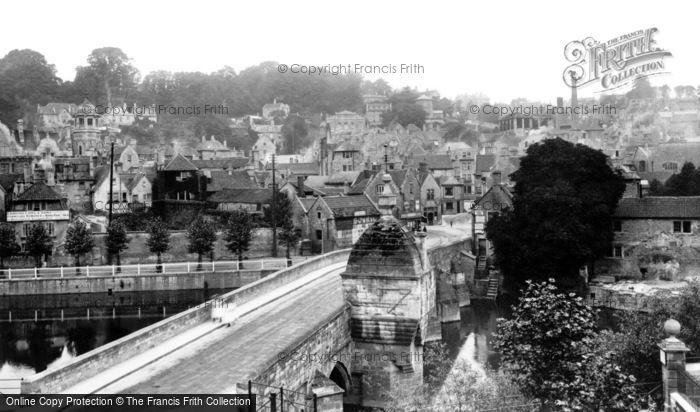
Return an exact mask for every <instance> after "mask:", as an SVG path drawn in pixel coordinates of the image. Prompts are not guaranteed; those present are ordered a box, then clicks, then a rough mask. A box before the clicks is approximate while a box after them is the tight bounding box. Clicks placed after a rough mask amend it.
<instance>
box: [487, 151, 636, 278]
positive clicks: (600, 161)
mask: <svg viewBox="0 0 700 412" xmlns="http://www.w3.org/2000/svg"><path fill="white" fill-rule="evenodd" d="M511 180H513V181H515V193H514V197H513V207H512V208H511V209H506V210H505V211H502V212H501V213H500V215H497V216H493V217H492V218H490V219H489V221H488V223H487V225H486V234H487V236H488V238H489V239H490V240H491V242H492V243H493V247H494V250H495V257H496V263H497V265H498V266H499V267H500V268H501V270H502V271H503V273H504V275H506V276H507V277H509V278H510V279H511V280H513V281H515V282H516V283H520V284H522V282H523V281H524V280H526V279H543V278H556V279H557V280H558V281H560V282H561V283H562V284H563V285H568V286H569V287H571V286H574V285H576V284H578V283H580V277H579V269H580V268H581V267H582V266H583V265H584V264H587V263H591V262H593V261H594V260H595V259H596V258H599V257H602V256H604V255H605V253H606V252H607V251H608V250H610V248H611V247H612V240H613V236H614V234H613V230H612V214H613V212H614V210H615V208H616V207H617V202H618V200H619V199H620V197H621V196H622V193H623V192H624V189H625V184H624V181H623V178H622V177H621V176H620V175H619V173H616V172H614V171H613V170H612V169H611V168H610V166H608V163H607V159H606V157H605V155H604V154H603V153H602V152H600V151H597V150H594V149H591V148H589V147H586V146H583V145H580V144H577V145H574V144H571V143H569V142H567V141H565V140H562V139H558V138H557V139H548V140H546V141H544V142H541V143H537V144H533V145H532V146H530V147H529V148H528V150H527V155H526V156H524V157H523V158H522V159H521V162H520V169H519V170H518V171H516V172H515V173H513V174H512V175H511Z"/></svg>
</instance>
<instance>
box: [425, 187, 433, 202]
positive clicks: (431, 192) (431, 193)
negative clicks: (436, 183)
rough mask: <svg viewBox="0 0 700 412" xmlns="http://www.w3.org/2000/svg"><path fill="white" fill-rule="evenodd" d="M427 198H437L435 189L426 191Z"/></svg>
mask: <svg viewBox="0 0 700 412" xmlns="http://www.w3.org/2000/svg"><path fill="white" fill-rule="evenodd" d="M426 198H427V200H435V189H428V190H427V191H426Z"/></svg>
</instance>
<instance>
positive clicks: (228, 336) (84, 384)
mask: <svg viewBox="0 0 700 412" xmlns="http://www.w3.org/2000/svg"><path fill="white" fill-rule="evenodd" d="M468 241H469V240H468V239H466V236H465V238H461V239H456V240H455V239H452V240H449V241H446V239H445V238H444V237H442V236H440V235H435V236H433V235H431V234H429V235H428V237H427V238H422V237H415V238H414V236H412V235H411V233H410V232H408V231H406V230H405V229H404V228H403V227H401V225H400V224H399V223H398V221H396V220H395V219H393V218H391V217H383V218H381V219H380V220H379V221H377V222H376V223H375V224H374V225H373V226H372V227H370V228H369V229H368V230H367V231H366V232H365V233H364V234H363V235H362V236H361V237H360V239H359V240H358V242H357V243H356V244H355V245H354V247H353V249H352V250H349V249H348V250H341V251H336V252H332V253H328V254H325V255H322V256H319V257H316V258H313V259H309V260H307V261H305V262H302V263H299V264H296V265H294V266H292V267H290V268H287V269H284V270H281V271H279V272H276V273H274V274H272V275H270V276H267V277H265V278H263V279H261V280H259V281H256V282H253V283H251V284H249V285H246V286H244V287H242V288H240V289H237V290H235V291H232V292H230V293H228V294H225V295H223V296H222V297H221V298H220V299H219V300H217V301H212V302H208V303H207V304H203V305H200V306H198V307H195V308H192V309H190V310H187V311H184V312H181V313H179V314H177V315H174V316H171V317H170V318H167V319H164V320H163V321H161V322H159V323H156V324H153V325H151V326H149V327H146V328H144V329H141V330H139V331H137V332H134V333H132V334H130V335H128V336H125V337H124V338H122V339H119V340H117V341H114V342H111V343H109V344H106V345H103V346H101V347H99V348H97V349H95V350H92V351H90V352H88V353H85V354H83V355H81V356H78V357H76V358H75V359H73V360H72V362H71V363H70V364H68V365H65V366H63V367H61V368H58V369H53V370H46V371H44V372H41V373H39V374H36V375H34V376H32V377H30V378H28V379H25V380H24V381H23V382H22V387H21V389H22V392H23V393H73V394H78V393H79V394H83V393H84V394H87V393H248V392H252V393H255V394H258V395H260V396H259V397H258V404H259V405H260V404H262V403H263V401H265V400H267V399H268V395H269V394H270V393H272V392H274V393H277V392H279V389H280V387H282V386H283V387H284V388H285V390H286V391H287V392H286V393H287V396H285V397H284V399H285V402H286V403H285V405H284V409H285V410H301V409H304V410H313V409H312V408H311V405H309V402H310V400H311V399H312V397H311V395H313V394H315V395H317V399H316V400H317V402H318V405H319V407H318V409H317V410H342V408H343V404H354V405H361V406H370V407H371V406H381V405H382V402H383V399H382V394H384V393H386V391H387V390H388V389H389V388H390V387H391V386H392V385H397V384H404V385H406V384H409V385H418V384H420V383H421V382H422V379H423V373H422V371H423V359H422V354H423V344H424V343H425V341H426V336H427V333H428V323H429V320H431V319H432V320H433V321H435V320H436V319H437V321H439V317H440V315H441V313H444V314H447V313H453V312H454V308H452V309H450V310H446V309H445V308H444V306H445V305H444V304H443V305H440V304H439V303H440V302H439V301H440V299H439V296H438V295H439V294H440V292H439V291H440V290H441V289H444V288H441V287H440V284H441V283H444V284H451V285H452V284H453V279H451V276H453V275H452V274H451V273H453V272H458V271H462V272H464V271H467V270H469V269H468V268H473V261H471V260H469V259H468V258H467V257H465V256H466V254H464V253H460V252H461V251H463V250H468V249H469V245H468ZM436 291H437V292H436ZM447 301H449V302H451V304H453V305H454V304H457V301H456V300H454V299H451V300H449V299H448V300H447ZM212 313H214V314H215V316H217V317H218V316H220V315H221V314H222V313H223V314H224V315H223V318H224V319H223V322H221V323H219V322H216V321H215V320H213V319H212ZM217 314H218V315H217Z"/></svg>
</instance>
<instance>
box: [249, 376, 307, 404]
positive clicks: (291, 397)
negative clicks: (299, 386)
mask: <svg viewBox="0 0 700 412" xmlns="http://www.w3.org/2000/svg"><path fill="white" fill-rule="evenodd" d="M248 395H250V396H251V398H252V397H253V396H255V397H256V403H255V405H256V406H255V412H263V411H264V412H267V411H269V412H317V411H318V397H317V396H316V394H306V393H303V392H297V391H293V390H290V389H285V387H284V386H280V387H277V386H270V385H266V384H264V383H258V382H253V381H250V380H249V381H248ZM251 412H252V411H251Z"/></svg>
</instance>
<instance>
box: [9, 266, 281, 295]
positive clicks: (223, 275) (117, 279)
mask: <svg viewBox="0 0 700 412" xmlns="http://www.w3.org/2000/svg"><path fill="white" fill-rule="evenodd" d="M274 272H275V270H263V271H260V270H251V271H240V272H236V271H226V272H192V273H181V274H162V273H161V274H152V275H135V274H134V275H128V274H120V275H117V276H90V277H86V276H85V273H84V271H83V272H81V273H82V274H83V276H80V277H76V276H74V273H75V272H73V271H71V273H66V275H68V276H66V277H63V278H55V279H48V278H47V279H42V278H41V277H40V278H37V279H33V278H28V279H13V280H0V296H3V297H4V296H22V295H54V294H75V293H109V292H112V293H116V292H142V291H149V290H188V289H235V288H240V287H241V286H244V285H247V284H249V283H252V282H255V281H256V280H259V279H261V278H263V277H265V276H266V275H269V274H270V273H274ZM71 275H73V276H71Z"/></svg>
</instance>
